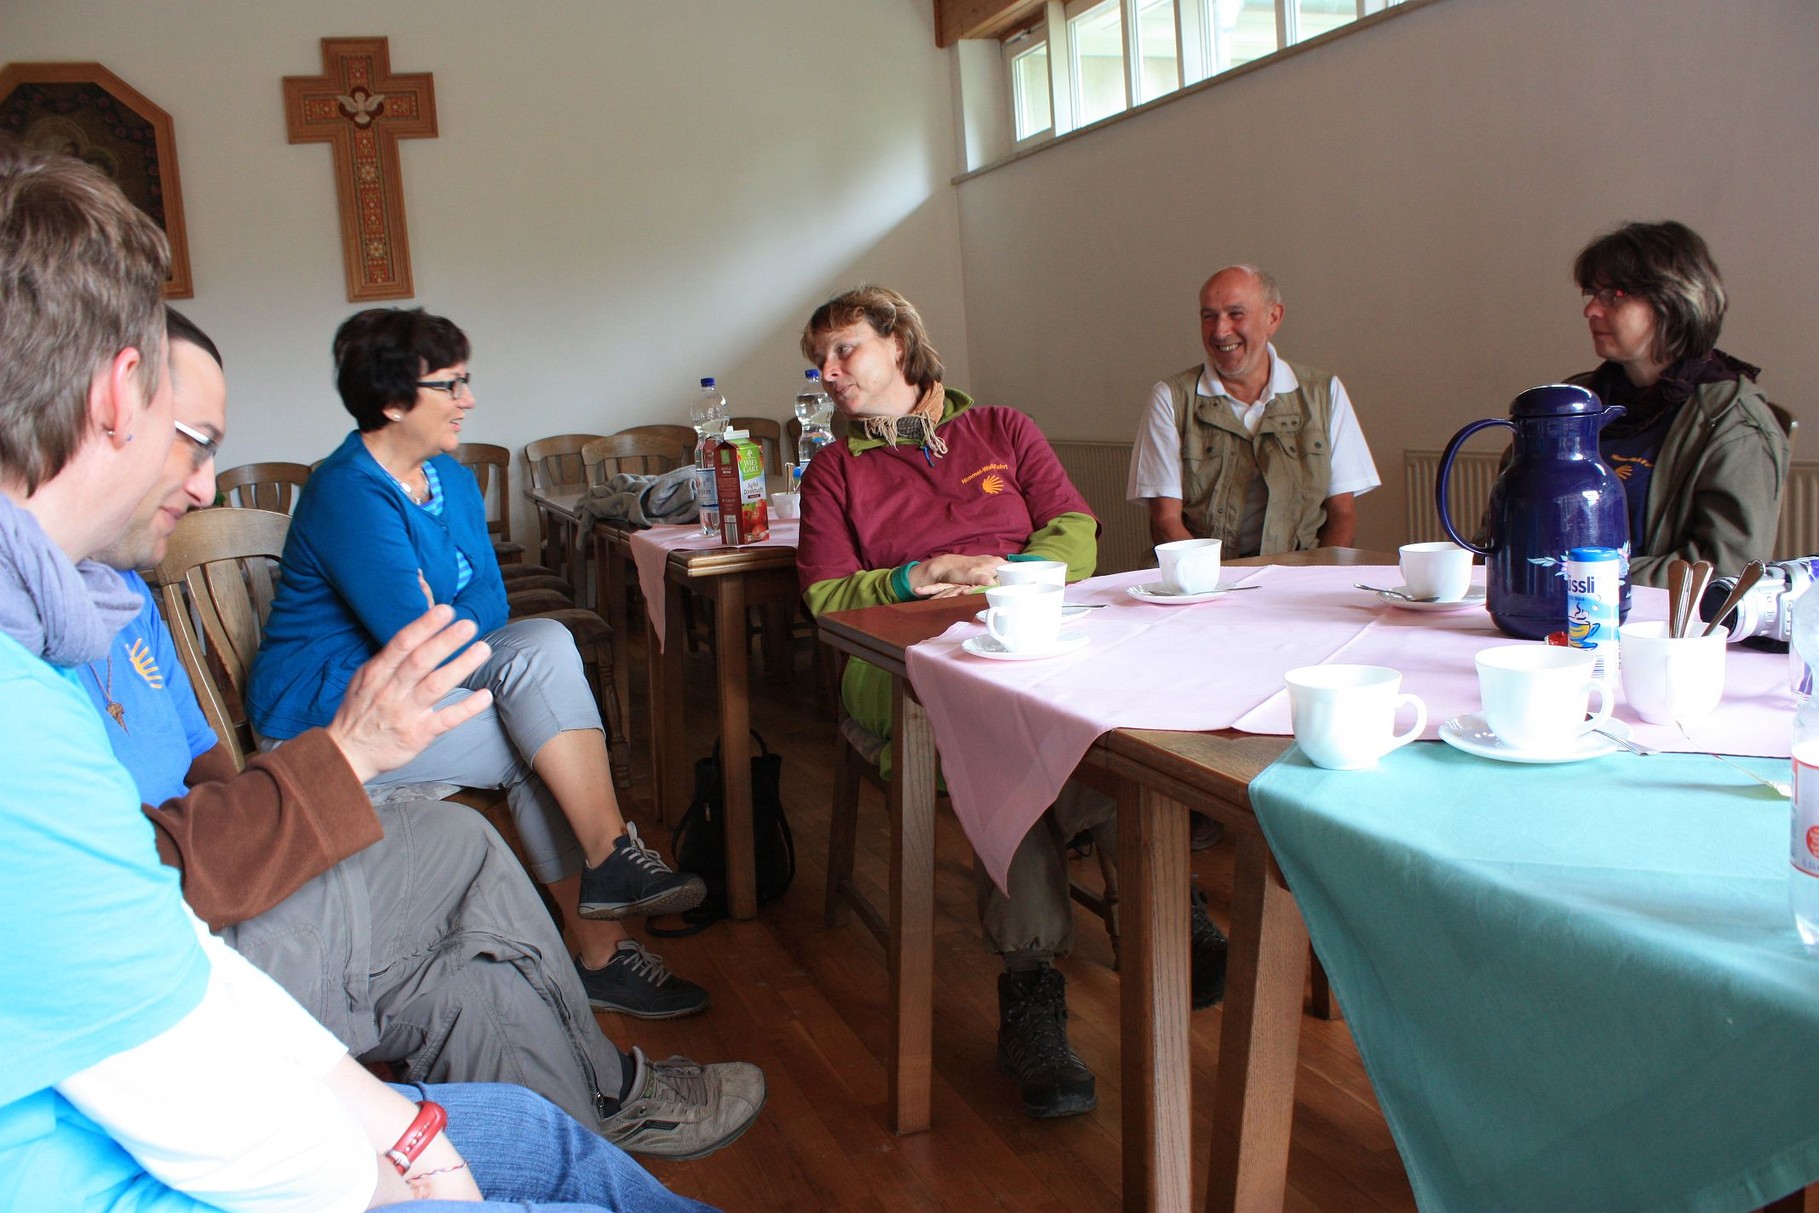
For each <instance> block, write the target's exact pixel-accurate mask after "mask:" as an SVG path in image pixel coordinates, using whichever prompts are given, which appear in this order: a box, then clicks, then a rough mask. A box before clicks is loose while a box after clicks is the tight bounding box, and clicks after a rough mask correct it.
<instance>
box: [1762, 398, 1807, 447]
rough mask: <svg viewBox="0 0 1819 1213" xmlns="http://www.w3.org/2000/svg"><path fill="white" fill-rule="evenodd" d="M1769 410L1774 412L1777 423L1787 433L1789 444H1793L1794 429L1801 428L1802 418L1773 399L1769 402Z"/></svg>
mask: <svg viewBox="0 0 1819 1213" xmlns="http://www.w3.org/2000/svg"><path fill="white" fill-rule="evenodd" d="M1768 411H1769V412H1770V413H1772V414H1774V417H1775V424H1776V425H1778V426H1780V427H1781V432H1782V433H1783V434H1786V435H1787V441H1788V445H1789V446H1792V445H1793V444H1794V431H1795V430H1797V429H1799V428H1800V419H1799V418H1798V417H1796V416H1794V415H1793V414H1792V413H1790V412H1788V411H1787V410H1786V409H1784V408H1782V407H1781V406H1780V405H1778V404H1776V403H1775V402H1774V401H1772V400H1771V401H1769V402H1768Z"/></svg>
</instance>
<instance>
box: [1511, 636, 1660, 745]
mask: <svg viewBox="0 0 1819 1213" xmlns="http://www.w3.org/2000/svg"><path fill="white" fill-rule="evenodd" d="M1624 656H1625V660H1627V659H1628V654H1625V655H1624ZM1596 660H1597V656H1596V655H1595V654H1594V653H1593V652H1592V651H1591V650H1589V649H1573V648H1565V647H1563V646H1560V645H1551V644H1506V645H1499V646H1497V647H1496V648H1490V649H1482V650H1480V651H1479V653H1478V694H1479V695H1480V697H1481V698H1482V699H1483V701H1484V722H1485V723H1486V724H1488V725H1489V726H1490V727H1491V732H1493V733H1495V734H1497V738H1498V740H1500V741H1502V742H1503V743H1504V744H1505V745H1507V746H1510V747H1511V748H1513V749H1517V750H1533V751H1536V752H1538V753H1544V754H1551V753H1558V752H1560V751H1561V750H1564V749H1565V748H1566V747H1568V746H1570V745H1571V744H1572V743H1573V741H1574V740H1575V739H1576V738H1578V737H1581V736H1583V735H1584V734H1586V733H1589V732H1591V731H1592V730H1593V729H1595V728H1598V727H1599V726H1601V725H1603V724H1604V722H1605V721H1607V720H1609V719H1610V716H1611V691H1610V688H1609V686H1607V685H1606V684H1605V683H1604V682H1602V681H1600V680H1599V679H1597V678H1594V677H1593V676H1592V667H1593V664H1594V662H1596ZM1594 692H1596V694H1597V696H1598V711H1597V713H1596V714H1595V715H1594V716H1592V718H1591V719H1590V720H1587V719H1586V715H1585V711H1586V705H1587V702H1588V701H1589V699H1590V697H1591V696H1592V694H1593V693H1594Z"/></svg>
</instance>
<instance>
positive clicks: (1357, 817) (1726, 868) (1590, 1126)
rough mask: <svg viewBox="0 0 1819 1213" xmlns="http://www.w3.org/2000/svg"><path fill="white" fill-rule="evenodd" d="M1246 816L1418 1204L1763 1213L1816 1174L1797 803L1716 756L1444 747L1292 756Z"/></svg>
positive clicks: (1816, 1014) (1264, 780)
mask: <svg viewBox="0 0 1819 1213" xmlns="http://www.w3.org/2000/svg"><path fill="white" fill-rule="evenodd" d="M1741 761H1743V762H1744V763H1745V765H1747V766H1749V767H1750V768H1751V769H1753V770H1757V771H1759V772H1761V773H1762V774H1764V775H1774V776H1775V777H1778V778H1786V777H1787V774H1786V772H1787V766H1788V764H1787V762H1786V761H1785V760H1782V761H1773V760H1766V759H1745V760H1741ZM1251 799H1252V801H1253V802H1254V804H1255V805H1256V812H1257V817H1258V819H1259V820H1260V821H1261V822H1262V824H1263V830H1264V833H1265V834H1266V835H1267V837H1268V838H1269V842H1270V846H1271V847H1272V848H1273V849H1274V850H1275V853H1276V857H1277V859H1278V860H1279V862H1280V863H1281V865H1282V871H1283V873H1284V874H1285V875H1286V877H1287V878H1288V884H1289V888H1290V889H1291V890H1292V891H1293V892H1294V895H1295V898H1296V901H1297V902H1298V903H1299V904H1300V906H1301V912H1302V914H1303V916H1305V918H1306V919H1307V925H1308V930H1309V932H1310V933H1311V935H1312V937H1313V942H1314V947H1315V949H1316V950H1317V951H1318V952H1319V954H1320V957H1321V960H1322V962H1323V963H1324V964H1325V966H1326V970H1327V973H1328V975H1329V976H1330V978H1331V980H1332V984H1333V987H1334V989H1335V990H1336V991H1337V993H1338V997H1339V1002H1340V1005H1341V1007H1342V1008H1343V1010H1344V1012H1345V1015H1346V1018H1347V1019H1348V1021H1349V1022H1350V1025H1351V1029H1352V1033H1353V1036H1354V1037H1355V1039H1356V1040H1357V1044H1358V1051H1359V1053H1360V1055H1361V1056H1362V1057H1363V1059H1364V1065H1365V1069H1366V1070H1367V1071H1368V1073H1369V1074H1370V1079H1371V1083H1372V1085H1373V1086H1374V1087H1375V1088H1376V1092H1377V1097H1378V1100H1379V1102H1380V1103H1381V1105H1382V1107H1383V1113H1384V1116H1385V1118H1386V1119H1387V1120H1388V1122H1389V1126H1390V1130H1391V1132H1392V1133H1393V1134H1394V1135H1395V1138H1396V1144H1397V1147H1398V1148H1399V1149H1400V1150H1401V1152H1402V1158H1403V1161H1404V1163H1405V1164H1406V1166H1407V1168H1408V1173H1409V1179H1410V1181H1411V1182H1412V1184H1413V1186H1414V1190H1415V1196H1416V1199H1417V1200H1418V1201H1419V1203H1420V1205H1421V1207H1422V1208H1423V1209H1426V1210H1457V1211H1460V1213H1483V1211H1486V1210H1502V1209H1511V1210H1537V1211H1541V1210H1545V1211H1546V1213H1562V1211H1567V1210H1627V1209H1651V1210H1653V1209H1689V1210H1748V1209H1754V1208H1757V1207H1758V1206H1760V1205H1762V1204H1764V1203H1766V1202H1768V1201H1769V1200H1771V1199H1774V1198H1776V1197H1779V1196H1781V1195H1783V1194H1785V1193H1787V1192H1790V1191H1792V1190H1794V1189H1796V1188H1798V1187H1800V1186H1801V1185H1802V1184H1805V1183H1808V1182H1811V1181H1812V1180H1814V1179H1815V1178H1819V958H1815V957H1812V956H1809V955H1808V954H1807V953H1806V951H1805V950H1804V949H1803V948H1802V947H1801V946H1800V941H1799V939H1798V937H1797V936H1796V935H1795V934H1794V930H1793V925H1792V922H1791V919H1790V917H1789V914H1788V906H1787V878H1788V872H1789V867H1788V861H1787V845H1788V833H1789V818H1788V813H1789V810H1788V803H1787V801H1785V800H1783V799H1781V798H1779V797H1778V796H1776V795H1774V794H1773V793H1772V792H1769V791H1768V790H1766V789H1763V788H1761V787H1759V786H1757V785H1755V784H1752V783H1749V782H1747V781H1746V780H1745V779H1744V777H1743V776H1742V775H1741V774H1739V773H1738V772H1736V771H1733V770H1731V769H1729V768H1727V767H1725V766H1724V765H1722V764H1721V763H1719V762H1718V761H1717V760H1715V759H1712V758H1709V757H1704V756H1700V755H1673V754H1663V755H1655V756H1651V757H1648V758H1638V757H1635V756H1633V755H1628V754H1617V755H1612V756H1610V757H1607V758H1601V759H1596V760H1594V761H1590V762H1583V763H1578V764H1571V765H1564V766H1552V767H1544V766H1515V765H1506V764H1501V763H1495V762H1488V761H1485V760H1482V759H1478V758H1473V757H1471V756H1469V755H1466V754H1461V753H1459V752H1457V751H1455V750H1453V749H1451V748H1449V747H1446V746H1443V745H1441V744H1439V743H1437V742H1425V743H1420V744H1417V745H1412V746H1407V747H1405V748H1403V749H1401V750H1398V751H1396V752H1395V753H1393V754H1391V755H1390V756H1389V757H1388V758H1386V759H1385V760H1384V761H1383V763H1382V765H1381V766H1379V767H1378V768H1376V769H1374V770H1369V771H1323V770H1320V769H1318V768H1316V767H1314V766H1312V765H1311V764H1310V763H1309V762H1308V761H1307V759H1306V758H1305V757H1304V756H1303V755H1302V754H1301V752H1300V751H1299V750H1298V749H1295V748H1291V749H1290V750H1289V752H1288V753H1287V754H1286V755H1285V756H1284V757H1283V758H1282V759H1281V760H1280V761H1279V762H1277V763H1276V764H1275V765H1274V766H1272V767H1270V768H1269V769H1268V770H1267V771H1265V772H1264V773H1263V775H1262V776H1261V777H1260V778H1259V779H1258V780H1257V781H1256V783H1255V784H1253V785H1252V787H1251Z"/></svg>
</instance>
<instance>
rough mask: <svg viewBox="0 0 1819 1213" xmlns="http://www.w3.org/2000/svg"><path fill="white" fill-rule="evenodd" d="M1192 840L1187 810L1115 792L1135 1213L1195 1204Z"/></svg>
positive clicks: (1128, 1165)
mask: <svg viewBox="0 0 1819 1213" xmlns="http://www.w3.org/2000/svg"><path fill="white" fill-rule="evenodd" d="M1187 836H1188V822H1187V809H1186V807H1185V806H1183V805H1180V804H1177V803H1175V802H1174V801H1172V800H1170V799H1168V798H1167V797H1165V796H1163V795H1161V794H1160V793H1157V792H1153V791H1150V790H1149V789H1146V788H1139V787H1137V786H1135V785H1134V784H1131V783H1129V782H1126V783H1124V784H1123V785H1122V786H1121V787H1120V788H1119V797H1118V885H1119V889H1118V905H1119V908H1120V911H1121V914H1122V919H1121V927H1122V935H1121V941H1122V945H1121V951H1120V965H1119V983H1120V987H1121V988H1120V991H1119V998H1120V1001H1121V1003H1122V1015H1121V1022H1122V1025H1123V1031H1122V1036H1123V1056H1122V1064H1123V1084H1124V1107H1123V1130H1124V1207H1125V1209H1127V1210H1130V1211H1131V1213H1139V1211H1143V1210H1155V1211H1160V1213H1187V1209H1188V1204H1189V1202H1190V1201H1191V1200H1192V1189H1193V1141H1192V1125H1193V1114H1192V1109H1191V1091H1190V1077H1189V1076H1190V1072H1191V1064H1190V1063H1191V1058H1190V1057H1189V1045H1188V1000H1189V984H1190V973H1189V951H1188V862H1187V854H1188V846H1187ZM1221 1061H1222V1062H1223V1056H1222V1058H1221Z"/></svg>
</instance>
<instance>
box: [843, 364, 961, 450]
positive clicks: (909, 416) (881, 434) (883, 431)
mask: <svg viewBox="0 0 1819 1213" xmlns="http://www.w3.org/2000/svg"><path fill="white" fill-rule="evenodd" d="M946 401H947V394H946V391H945V390H944V389H943V388H942V386H941V383H940V381H939V380H937V381H936V382H935V383H933V384H930V385H929V389H928V391H926V392H924V393H922V398H921V399H920V400H918V401H916V405H915V407H914V408H912V409H911V410H910V411H909V412H907V413H905V414H904V415H903V416H901V417H860V418H857V419H856V420H858V422H859V428H860V430H861V431H862V432H863V433H864V434H865V436H866V437H867V438H875V439H877V440H878V441H879V442H886V443H890V444H892V445H895V444H896V443H898V442H910V443H913V444H915V445H916V446H919V447H921V448H922V449H923V450H924V451H926V452H927V453H928V457H929V458H930V459H939V458H941V456H943V455H945V454H947V443H946V442H945V441H943V440H942V437H941V435H940V434H937V433H936V432H935V427H936V426H937V425H938V424H940V422H941V409H942V406H943V405H944V404H945V403H946Z"/></svg>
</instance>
